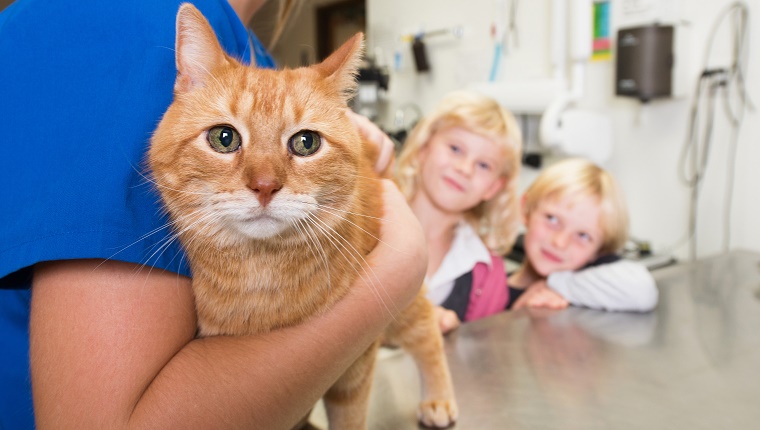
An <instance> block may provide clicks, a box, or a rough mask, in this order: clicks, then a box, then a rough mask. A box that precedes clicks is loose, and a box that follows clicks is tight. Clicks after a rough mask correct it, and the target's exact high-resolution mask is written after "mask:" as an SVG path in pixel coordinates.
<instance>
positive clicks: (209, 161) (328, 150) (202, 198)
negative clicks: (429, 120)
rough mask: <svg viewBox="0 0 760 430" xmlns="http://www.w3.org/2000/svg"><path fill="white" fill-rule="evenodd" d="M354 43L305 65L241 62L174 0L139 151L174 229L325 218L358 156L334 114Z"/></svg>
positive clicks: (341, 112) (222, 236)
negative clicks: (163, 72)
mask: <svg viewBox="0 0 760 430" xmlns="http://www.w3.org/2000/svg"><path fill="white" fill-rule="evenodd" d="M362 45H363V36H362V35H361V34H357V35H355V36H354V37H353V38H351V39H350V40H349V41H347V42H346V43H345V44H344V45H343V46H342V47H340V48H339V49H338V50H337V51H335V52H334V53H333V54H332V55H331V56H330V57H328V58H327V59H326V60H324V61H323V62H322V63H320V64H317V65H314V66H311V67H304V68H299V69H294V70H281V71H275V70H267V69H260V68H257V67H255V66H246V65H242V64H240V63H239V62H238V61H236V60H235V59H233V58H232V57H230V56H229V55H227V54H226V53H225V52H224V51H223V50H222V48H221V46H220V44H219V42H218V41H217V39H216V36H215V34H214V32H213V30H212V28H211V27H210V25H209V24H208V22H207V20H206V19H205V17H204V16H203V15H202V14H201V13H200V12H199V11H198V10H197V9H196V8H195V7H194V6H192V5H189V4H184V5H182V6H181V7H180V10H179V12H178V15H177V39H176V64H177V71H178V73H177V79H176V82H175V88H174V101H173V103H172V104H171V106H170V107H169V109H168V110H167V112H166V113H165V114H164V117H163V119H162V120H161V123H160V124H159V126H158V128H157V130H156V132H155V134H154V136H153V138H152V141H151V148H150V153H149V162H150V167H151V170H152V174H153V177H154V179H155V181H156V184H157V187H158V189H159V191H160V193H161V195H162V197H163V200H164V203H165V205H166V207H167V209H168V210H169V212H170V213H171V214H172V216H173V218H174V221H175V223H176V226H175V227H176V229H177V230H179V231H182V230H183V229H189V231H192V232H193V234H194V235H196V236H207V237H213V238H214V239H215V240H217V241H219V242H220V243H219V244H220V245H224V244H228V243H229V244H231V243H235V242H236V241H241V240H250V239H257V240H266V239H268V238H287V237H289V235H292V233H293V232H297V231H298V230H299V229H303V228H306V227H305V226H306V225H307V223H309V222H308V221H307V220H309V219H312V222H310V223H309V224H310V225H312V226H315V225H316V226H319V225H321V224H322V223H332V222H333V221H331V219H334V218H335V216H326V215H327V214H328V213H329V212H333V213H340V211H347V210H350V205H351V200H352V199H355V198H356V194H357V192H358V191H357V190H356V186H355V181H356V178H357V176H358V175H359V176H360V175H362V174H365V173H363V172H364V170H365V169H366V166H367V165H369V161H368V159H367V155H366V152H367V151H368V149H367V148H365V147H364V145H366V143H363V142H362V140H361V139H360V137H359V134H358V132H357V130H356V129H355V127H354V126H353V125H352V123H351V121H350V120H349V119H348V117H347V116H346V114H345V109H346V108H347V101H348V98H349V97H350V95H351V94H352V92H353V91H354V90H355V87H356V79H355V75H356V72H357V69H358V66H359V62H360V56H361V51H362ZM318 208H321V210H320V209H318ZM314 220H317V221H314ZM324 227H325V226H322V228H324ZM311 228H318V227H311Z"/></svg>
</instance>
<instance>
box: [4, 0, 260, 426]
mask: <svg viewBox="0 0 760 430" xmlns="http://www.w3.org/2000/svg"><path fill="white" fill-rule="evenodd" d="M180 3H182V1H181V0H132V1H125V2H114V1H102V0H77V1H75V2H71V1H62V0H17V1H16V2H15V3H13V4H11V5H10V6H9V7H8V8H6V9H5V10H4V11H3V12H2V13H0V58H2V64H1V65H0V130H1V131H2V134H0V184H2V186H1V187H0V345H1V346H0V350H1V351H2V353H0V428H7V429H27V428H28V429H31V428H34V422H33V415H32V412H33V411H32V403H31V391H30V383H29V372H28V363H29V358H28V347H29V337H28V321H29V299H30V291H29V287H30V285H31V276H32V270H31V268H32V266H33V265H34V264H35V263H38V262H41V261H50V260H62V259H80V258H101V259H106V258H107V259H112V260H120V261H127V262H132V263H137V264H146V265H149V266H153V267H158V268H161V269H165V270H170V271H173V272H177V273H180V274H183V275H186V276H189V275H190V271H189V267H188V265H187V259H186V258H184V255H183V253H182V250H181V249H180V247H179V245H178V243H177V242H176V241H172V240H171V232H170V231H169V229H168V228H166V226H167V218H166V217H165V215H163V214H162V211H161V208H160V204H159V203H158V202H159V197H158V194H157V193H156V191H155V190H154V188H153V186H152V184H151V182H150V181H149V180H148V179H147V167H146V166H147V165H146V160H145V156H146V150H147V148H148V145H149V139H150V136H151V134H152V132H153V130H154V129H155V128H156V126H157V125H158V122H159V121H160V119H161V115H162V114H163V112H164V111H165V110H166V108H167V107H168V105H169V103H170V102H171V100H172V94H173V93H172V91H173V85H174V77H175V75H176V67H175V60H174V37H175V34H174V33H175V17H176V13H177V10H178V8H179V5H180ZM193 3H194V4H195V5H196V6H197V7H198V9H200V10H201V12H203V14H204V15H205V16H206V17H207V18H208V20H209V21H210V23H211V25H212V27H213V28H214V30H215V31H216V34H217V36H218V38H219V39H220V42H221V44H222V46H223V48H224V49H225V50H226V51H227V52H228V53H229V54H230V55H232V56H233V57H236V58H239V59H241V60H242V61H243V62H246V63H249V62H250V59H251V53H252V51H253V55H254V59H255V62H256V64H257V65H259V66H261V67H274V62H273V60H272V58H271V57H270V56H269V54H268V53H267V52H266V50H265V49H264V48H263V47H262V45H261V43H260V42H259V41H258V40H257V39H256V37H255V36H254V35H253V34H252V33H249V32H248V31H247V29H246V28H245V26H244V25H243V24H242V23H241V22H240V20H239V18H238V17H237V15H236V14H235V12H234V11H233V10H232V8H231V7H230V6H229V4H228V3H227V1H225V0H198V1H193Z"/></svg>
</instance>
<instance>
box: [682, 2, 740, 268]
mask: <svg viewBox="0 0 760 430" xmlns="http://www.w3.org/2000/svg"><path fill="white" fill-rule="evenodd" d="M728 18H730V19H731V20H732V21H731V24H732V28H731V30H732V34H731V36H732V39H731V45H732V46H731V48H732V49H731V50H730V51H729V52H731V57H732V58H731V60H730V64H727V65H726V64H724V65H717V66H716V65H714V64H711V60H712V58H711V55H710V54H711V51H712V46H713V42H714V41H715V39H716V33H717V31H718V29H719V27H720V26H721V24H722V23H723V21H724V20H726V19H728ZM748 23H749V8H748V7H747V4H746V3H744V2H741V1H737V2H734V3H731V4H730V5H728V6H727V7H726V8H725V9H723V11H722V12H721V13H720V14H719V15H718V16H717V18H716V20H715V22H714V23H713V26H712V29H711V31H710V36H709V37H708V40H707V47H706V49H705V53H704V59H703V64H702V72H701V73H700V75H699V78H698V81H697V86H696V90H695V93H694V99H693V101H692V105H691V112H690V115H689V124H688V130H687V136H686V140H685V141H684V145H683V147H682V148H681V155H680V158H679V164H678V167H679V174H680V176H681V180H682V181H683V183H684V184H685V185H686V186H687V187H688V188H689V190H690V201H689V226H688V232H687V234H686V237H685V239H684V240H683V242H681V243H679V244H677V245H674V248H675V247H678V246H680V245H682V244H683V243H685V242H689V245H690V247H689V256H690V258H691V259H692V260H694V259H695V258H697V214H698V210H697V209H698V203H699V191H700V188H701V185H702V182H703V180H704V176H705V173H706V170H707V161H708V156H709V154H710V147H711V145H712V142H713V136H712V134H713V130H714V122H715V119H716V106H715V104H716V101H717V100H718V97H721V99H722V102H723V112H724V114H725V119H726V120H727V121H728V123H729V126H730V129H731V135H730V139H729V140H728V145H729V154H728V166H727V169H726V184H725V187H726V188H725V192H724V199H725V200H724V207H723V210H724V213H723V251H724V252H725V251H728V250H729V249H730V244H731V207H732V200H733V186H734V174H735V171H736V169H735V168H734V164H735V162H736V150H737V144H738V140H739V132H740V131H741V126H742V122H743V120H744V114H745V112H746V111H753V110H754V106H753V104H752V102H751V100H750V99H749V95H748V94H747V89H746V81H745V79H746V69H747V63H748V56H749V46H748V42H747V33H748ZM700 121H704V122H700Z"/></svg>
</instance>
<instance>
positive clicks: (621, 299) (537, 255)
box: [509, 158, 658, 311]
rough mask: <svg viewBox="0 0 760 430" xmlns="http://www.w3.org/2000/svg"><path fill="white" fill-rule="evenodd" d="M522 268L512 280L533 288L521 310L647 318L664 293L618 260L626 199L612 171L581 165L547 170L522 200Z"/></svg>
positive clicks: (567, 163) (633, 265)
mask: <svg viewBox="0 0 760 430" xmlns="http://www.w3.org/2000/svg"><path fill="white" fill-rule="evenodd" d="M522 213H523V220H524V223H525V226H526V232H525V237H524V241H523V242H524V246H525V254H526V258H525V261H524V263H523V265H522V266H521V267H520V269H519V270H517V271H516V272H515V273H514V274H512V275H511V276H510V277H509V285H510V289H511V290H512V292H513V294H512V296H513V297H515V296H517V294H516V291H514V290H515V289H519V288H520V287H522V288H525V287H529V288H528V290H527V291H526V292H525V294H524V295H522V296H521V297H520V298H519V299H518V300H517V301H516V303H515V306H514V308H516V309H517V308H520V307H523V306H531V307H550V308H563V307H566V306H568V305H569V304H573V305H578V306H586V307H592V308H598V309H606V310H628V311H648V310H651V309H652V308H654V306H655V305H656V304H657V299H658V291H657V286H656V285H655V282H654V279H653V278H652V276H651V274H650V273H649V271H648V270H647V269H646V267H644V266H643V265H642V264H640V263H637V262H634V261H629V260H623V259H621V258H620V256H619V255H618V254H619V252H620V251H621V249H622V248H623V245H624V244H625V242H626V240H627V238H628V210H627V207H626V204H625V200H624V198H623V193H622V191H621V190H620V188H619V186H618V185H617V183H616V181H615V179H614V178H613V177H612V175H611V174H610V173H609V172H607V171H606V170H604V169H602V168H601V167H599V166H598V165H596V164H594V163H592V162H591V161H589V160H586V159H583V158H569V159H565V160H563V161H560V162H558V163H556V164H554V165H552V166H550V167H548V168H547V169H546V170H545V171H544V172H543V173H541V174H540V175H539V176H538V178H536V180H535V181H534V182H533V184H532V185H531V186H530V187H529V188H528V189H527V190H526V191H525V194H524V196H523V199H522Z"/></svg>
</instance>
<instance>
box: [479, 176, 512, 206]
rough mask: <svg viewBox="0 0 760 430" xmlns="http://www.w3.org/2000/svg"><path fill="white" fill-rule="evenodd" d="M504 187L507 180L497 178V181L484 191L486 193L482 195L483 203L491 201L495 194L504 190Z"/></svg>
mask: <svg viewBox="0 0 760 430" xmlns="http://www.w3.org/2000/svg"><path fill="white" fill-rule="evenodd" d="M505 185H507V178H505V177H504V176H499V179H497V180H495V181H494V182H493V184H491V187H489V188H488V190H486V193H485V194H484V195H483V201H486V200H491V199H492V198H493V197H494V196H495V195H496V193H498V192H499V191H501V190H502V188H504V186H505Z"/></svg>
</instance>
